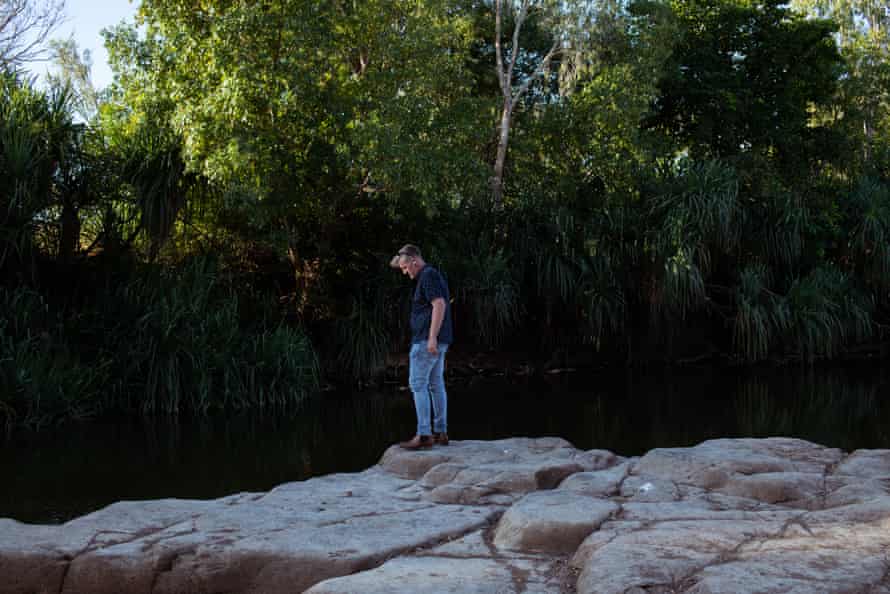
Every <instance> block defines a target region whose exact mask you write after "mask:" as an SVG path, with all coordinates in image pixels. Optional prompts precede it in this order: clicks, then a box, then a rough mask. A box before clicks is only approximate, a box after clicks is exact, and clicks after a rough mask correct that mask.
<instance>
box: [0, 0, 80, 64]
mask: <svg viewBox="0 0 890 594" xmlns="http://www.w3.org/2000/svg"><path fill="white" fill-rule="evenodd" d="M64 9H65V0H3V2H2V3H0V66H2V67H3V68H7V69H8V68H15V67H18V66H21V65H22V64H24V63H26V62H32V61H34V60H38V59H40V58H41V57H42V56H43V55H45V53H46V51H47V49H46V47H44V44H45V43H46V41H47V40H48V39H49V36H50V35H51V34H52V32H53V31H55V30H56V29H57V28H58V27H59V25H61V24H62V21H63V20H64Z"/></svg>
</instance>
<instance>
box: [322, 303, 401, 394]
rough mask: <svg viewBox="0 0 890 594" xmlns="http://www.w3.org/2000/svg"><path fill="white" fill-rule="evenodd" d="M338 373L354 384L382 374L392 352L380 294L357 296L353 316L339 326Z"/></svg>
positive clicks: (351, 314)
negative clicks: (388, 355)
mask: <svg viewBox="0 0 890 594" xmlns="http://www.w3.org/2000/svg"><path fill="white" fill-rule="evenodd" d="M334 338H335V345H334V348H335V349H336V355H335V362H336V365H337V371H338V372H339V373H342V374H343V375H345V376H346V377H347V378H349V379H352V380H366V379H369V378H372V377H374V376H375V375H376V374H378V373H380V371H382V370H383V368H384V366H385V365H386V355H387V353H388V352H389V342H390V341H389V334H388V333H387V331H386V325H385V323H384V300H383V297H382V294H381V293H380V292H379V291H372V292H371V294H370V295H368V294H359V295H356V296H353V298H352V304H351V308H350V313H349V315H348V316H347V317H345V318H341V319H339V320H337V322H336V323H335V337H334Z"/></svg>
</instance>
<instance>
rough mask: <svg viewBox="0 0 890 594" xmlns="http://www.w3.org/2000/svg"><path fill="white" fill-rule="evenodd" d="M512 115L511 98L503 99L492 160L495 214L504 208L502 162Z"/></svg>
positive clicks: (504, 158) (492, 194)
mask: <svg viewBox="0 0 890 594" xmlns="http://www.w3.org/2000/svg"><path fill="white" fill-rule="evenodd" d="M512 115H513V100H512V97H510V96H507V97H504V107H503V109H502V111H501V124H500V128H499V129H498V152H497V156H496V157H495V160H494V176H493V177H492V178H491V196H492V207H493V208H494V211H495V212H500V211H501V210H502V209H503V208H504V162H505V161H506V160H507V144H508V143H509V142H510V119H511V117H512Z"/></svg>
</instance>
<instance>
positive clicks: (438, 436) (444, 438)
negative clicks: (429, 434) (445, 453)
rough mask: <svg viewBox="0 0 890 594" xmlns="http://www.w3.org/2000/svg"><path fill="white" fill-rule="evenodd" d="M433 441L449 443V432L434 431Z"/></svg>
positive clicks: (440, 443) (439, 443) (437, 443)
mask: <svg viewBox="0 0 890 594" xmlns="http://www.w3.org/2000/svg"><path fill="white" fill-rule="evenodd" d="M433 443H435V444H436V445H448V434H447V433H445V432H442V433H433Z"/></svg>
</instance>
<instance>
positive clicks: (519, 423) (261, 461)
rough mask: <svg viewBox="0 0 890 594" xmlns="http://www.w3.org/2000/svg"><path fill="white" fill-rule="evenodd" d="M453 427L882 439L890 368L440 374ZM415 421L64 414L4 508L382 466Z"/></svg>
mask: <svg viewBox="0 0 890 594" xmlns="http://www.w3.org/2000/svg"><path fill="white" fill-rule="evenodd" d="M449 395H450V399H449V409H450V410H449V414H450V421H451V427H450V431H449V433H450V435H451V437H452V439H496V438H503V437H513V436H545V435H555V436H559V437H564V438H565V439H568V440H569V441H571V442H572V443H573V444H574V445H576V446H577V447H579V448H582V449H592V448H603V449H608V450H611V451H613V452H615V453H618V454H621V455H625V456H633V455H640V454H643V453H645V452H646V451H648V450H649V449H652V448H655V447H674V446H688V445H694V444H696V443H699V442H701V441H703V440H705V439H710V438H716V437H765V436H776V435H782V436H793V437H800V438H803V439H808V440H811V441H814V442H817V443H821V444H824V445H828V446H832V447H839V448H842V449H844V450H846V451H851V450H854V449H857V448H890V372H888V371H886V370H885V369H883V367H882V366H880V365H871V366H865V367H863V366H857V367H845V368H834V369H808V370H801V369H779V370H759V371H750V370H748V371H733V370H721V369H713V368H701V369H695V368H693V369H683V370H679V371H677V370H675V371H673V372H666V371H649V372H645V373H641V372H638V371H634V372H626V371H624V370H621V371H618V372H612V373H602V374H596V375H591V374H566V375H563V376H555V377H551V378H548V379H547V380H546V381H540V380H537V381H532V380H527V379H522V378H520V379H517V378H504V377H495V378H477V379H475V380H460V381H454V382H451V384H450V385H449ZM413 432H414V409H413V404H412V401H411V397H410V392H408V391H406V390H404V389H403V388H402V389H400V388H399V387H398V386H392V387H390V388H388V389H385V390H382V391H375V392H369V391H364V392H356V393H353V394H326V395H324V396H322V397H320V398H318V399H316V400H314V401H313V402H311V403H310V404H309V405H307V406H306V407H305V408H304V409H303V410H302V411H300V412H298V413H296V414H289V415H272V414H266V415H240V416H229V417H226V418H208V419H204V420H201V421H181V422H179V423H174V422H170V421H169V420H167V419H164V420H156V421H128V422H120V421H117V422H115V421H111V420H102V421H94V422H92V423H87V424H81V425H75V424H69V425H66V426H63V427H62V428H60V429H57V430H54V431H53V430H47V431H42V432H40V433H36V434H26V435H17V436H16V437H15V438H14V439H12V440H10V441H7V442H5V443H3V442H0V476H2V477H3V480H2V487H0V517H11V518H15V519H17V520H20V521H24V522H39V523H57V522H64V521H66V520H68V519H71V518H73V517H76V516H79V515H82V514H84V513H88V512H90V511H94V510H96V509H99V508H101V507H104V506H105V505H108V504H110V503H113V502H115V501H119V500H140V499H158V498H165V497H178V498H197V499H208V498H216V497H221V496H223V495H228V494H232V493H238V492H244V491H254V492H256V491H266V490H268V489H271V488H272V487H274V486H276V485H278V484H281V483H284V482H288V481H295V480H302V479H306V478H309V477H312V476H317V475H321V474H328V473H333V472H353V471H358V470H362V469H364V468H367V467H368V466H371V465H373V464H374V463H376V462H377V461H378V460H379V458H380V456H381V455H382V453H383V452H384V450H385V449H386V448H387V447H388V446H389V445H391V444H393V443H395V442H397V441H399V440H402V439H407V438H409V437H410V436H411V435H412V434H413Z"/></svg>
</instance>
